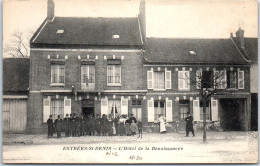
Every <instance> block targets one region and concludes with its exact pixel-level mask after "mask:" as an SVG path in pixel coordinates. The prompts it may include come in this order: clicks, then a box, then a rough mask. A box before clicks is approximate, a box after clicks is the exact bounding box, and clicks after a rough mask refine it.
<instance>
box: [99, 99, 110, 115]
mask: <svg viewBox="0 0 260 166" xmlns="http://www.w3.org/2000/svg"><path fill="white" fill-rule="evenodd" d="M103 114H105V115H108V100H107V99H101V116H102V115H103Z"/></svg>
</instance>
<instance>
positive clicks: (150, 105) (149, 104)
mask: <svg viewBox="0 0 260 166" xmlns="http://www.w3.org/2000/svg"><path fill="white" fill-rule="evenodd" d="M147 114H148V122H154V102H153V100H147Z"/></svg>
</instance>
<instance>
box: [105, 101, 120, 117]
mask: <svg viewBox="0 0 260 166" xmlns="http://www.w3.org/2000/svg"><path fill="white" fill-rule="evenodd" d="M108 114H112V115H114V114H119V115H121V100H109V101H108Z"/></svg>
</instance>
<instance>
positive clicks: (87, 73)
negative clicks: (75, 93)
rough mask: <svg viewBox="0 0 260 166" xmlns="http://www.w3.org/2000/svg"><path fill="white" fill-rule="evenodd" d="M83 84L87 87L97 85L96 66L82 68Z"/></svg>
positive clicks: (83, 66)
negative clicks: (92, 84)
mask: <svg viewBox="0 0 260 166" xmlns="http://www.w3.org/2000/svg"><path fill="white" fill-rule="evenodd" d="M81 83H86V85H88V84H91V83H95V65H82V66H81Z"/></svg>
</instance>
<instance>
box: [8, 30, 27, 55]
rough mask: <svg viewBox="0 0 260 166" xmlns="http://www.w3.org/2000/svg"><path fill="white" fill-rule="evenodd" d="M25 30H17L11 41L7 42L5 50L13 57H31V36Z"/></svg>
mask: <svg viewBox="0 0 260 166" xmlns="http://www.w3.org/2000/svg"><path fill="white" fill-rule="evenodd" d="M29 33H31V32H29ZM30 36H31V35H25V34H24V33H23V32H20V31H16V32H14V33H13V34H12V36H11V39H10V41H9V42H8V43H7V44H5V46H4V49H3V52H4V54H6V55H8V56H11V57H29V56H30V55H29V54H30V51H29V38H28V37H30Z"/></svg>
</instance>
